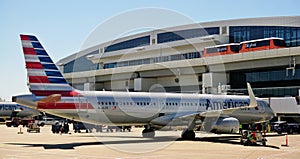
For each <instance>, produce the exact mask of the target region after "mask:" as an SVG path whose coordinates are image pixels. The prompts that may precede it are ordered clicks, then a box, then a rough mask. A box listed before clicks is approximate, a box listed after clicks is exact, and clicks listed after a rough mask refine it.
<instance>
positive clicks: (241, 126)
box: [239, 124, 243, 134]
mask: <svg viewBox="0 0 300 159" xmlns="http://www.w3.org/2000/svg"><path fill="white" fill-rule="evenodd" d="M242 130H243V124H240V128H239V131H240V134H242V133H243V132H242Z"/></svg>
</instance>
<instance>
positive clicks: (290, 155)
mask: <svg viewBox="0 0 300 159" xmlns="http://www.w3.org/2000/svg"><path fill="white" fill-rule="evenodd" d="M70 128H72V126H70ZM26 130H27V128H26V127H25V128H23V127H21V126H19V127H18V128H13V127H10V128H7V127H6V126H5V125H0V157H1V158H4V159H25V158H26V159H27V158H51V159H54V158H63V159H77V158H100V159H106V158H109V159H110V158H112V159H137V158H147V159H155V158H166V159H168V158H172V159H177V158H178V159H179V158H180V159H182V158H205V159H215V158H218V159H227V158H228V159H229V158H230V159H241V158H243V159H284V158H286V159H299V156H300V135H298V134H296V135H288V141H289V142H288V146H286V136H285V134H284V135H277V134H275V133H269V134H267V136H268V137H267V140H268V142H267V146H262V145H257V146H243V145H241V144H240V139H239V137H240V136H239V135H216V134H205V133H200V132H197V133H196V139H195V140H194V141H183V140H181V139H180V134H181V131H156V138H154V139H144V138H142V137H141V136H142V135H141V131H142V128H133V129H132V131H131V132H106V131H105V132H102V133H100V132H93V133H74V132H72V133H69V134H53V133H52V132H51V126H49V125H46V126H44V127H41V133H28V132H27V131H26ZM20 132H21V133H20Z"/></svg>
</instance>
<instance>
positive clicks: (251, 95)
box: [247, 83, 257, 108]
mask: <svg viewBox="0 0 300 159" xmlns="http://www.w3.org/2000/svg"><path fill="white" fill-rule="evenodd" d="M247 89H248V94H249V98H250V104H249V106H248V108H254V107H257V101H256V98H255V95H254V93H253V91H252V88H251V85H250V83H247Z"/></svg>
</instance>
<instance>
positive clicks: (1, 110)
mask: <svg viewBox="0 0 300 159" xmlns="http://www.w3.org/2000/svg"><path fill="white" fill-rule="evenodd" d="M16 111H17V112H18V116H19V117H27V116H35V115H38V114H39V113H40V112H39V111H38V110H35V109H32V108H28V107H25V106H22V105H20V104H17V103H14V102H0V117H3V118H7V117H11V115H12V113H13V112H16Z"/></svg>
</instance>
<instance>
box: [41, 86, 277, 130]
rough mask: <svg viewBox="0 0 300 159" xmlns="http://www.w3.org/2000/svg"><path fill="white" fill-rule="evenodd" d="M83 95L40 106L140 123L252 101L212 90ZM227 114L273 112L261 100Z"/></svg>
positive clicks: (257, 117)
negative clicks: (165, 116) (255, 104)
mask: <svg viewBox="0 0 300 159" xmlns="http://www.w3.org/2000/svg"><path fill="white" fill-rule="evenodd" d="M80 94H81V95H82V96H78V97H62V100H61V101H60V103H61V104H60V105H64V107H62V106H59V109H56V107H58V105H59V104H58V103H55V104H53V105H51V104H49V103H48V104H47V105H43V104H38V108H39V109H42V110H45V111H46V112H49V113H52V114H55V115H59V116H61V117H66V118H73V119H74V120H81V121H86V122H90V123H97V124H106V125H107V124H116V125H137V124H147V123H149V122H151V121H152V120H153V119H155V118H157V117H159V116H164V115H172V114H179V113H180V114H184V113H186V114H190V113H201V112H206V111H212V110H224V109H231V108H237V107H245V106H248V105H249V102H250V101H249V100H250V99H249V97H248V96H228V95H209V94H207V95H206V94H180V93H146V92H110V91H96V92H95V91H82V92H80ZM224 115H228V116H230V117H234V118H236V119H238V120H239V121H240V123H253V122H261V121H266V120H269V119H270V118H271V117H273V112H272V110H271V108H270V107H269V106H268V104H267V103H266V102H264V101H262V100H258V107H257V109H255V108H245V109H241V110H236V111H234V112H233V113H232V114H230V115H229V114H220V117H221V116H224Z"/></svg>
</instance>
